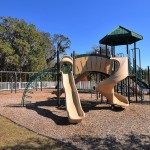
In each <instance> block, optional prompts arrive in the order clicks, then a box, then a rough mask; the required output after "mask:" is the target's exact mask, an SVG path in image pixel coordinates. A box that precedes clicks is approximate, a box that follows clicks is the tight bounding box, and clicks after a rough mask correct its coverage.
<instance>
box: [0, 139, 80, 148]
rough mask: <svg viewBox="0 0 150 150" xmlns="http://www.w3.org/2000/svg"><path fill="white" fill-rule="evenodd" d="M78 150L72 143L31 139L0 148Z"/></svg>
mask: <svg viewBox="0 0 150 150" xmlns="http://www.w3.org/2000/svg"><path fill="white" fill-rule="evenodd" d="M52 149H59V150H77V149H78V148H77V147H75V146H74V145H72V144H70V143H64V142H61V141H58V140H54V139H50V138H48V139H39V138H29V139H27V140H25V141H21V140H20V141H18V142H17V143H16V144H15V145H13V146H4V147H1V146H0V150H52Z"/></svg>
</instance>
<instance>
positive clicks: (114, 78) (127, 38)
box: [22, 26, 149, 123]
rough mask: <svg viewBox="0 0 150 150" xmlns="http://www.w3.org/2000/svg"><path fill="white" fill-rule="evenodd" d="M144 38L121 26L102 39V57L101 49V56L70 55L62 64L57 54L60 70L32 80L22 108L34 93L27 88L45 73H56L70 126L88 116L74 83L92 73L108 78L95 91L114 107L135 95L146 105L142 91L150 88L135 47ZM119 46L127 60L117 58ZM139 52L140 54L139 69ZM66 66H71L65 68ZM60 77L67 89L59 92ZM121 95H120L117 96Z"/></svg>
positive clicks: (99, 53)
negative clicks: (130, 46)
mask: <svg viewBox="0 0 150 150" xmlns="http://www.w3.org/2000/svg"><path fill="white" fill-rule="evenodd" d="M142 39H143V37H142V36H141V35H139V34H137V33H135V32H133V31H130V30H128V29H126V28H124V27H121V26H119V27H117V28H116V29H115V30H113V31H112V32H111V33H109V34H107V35H106V36H105V37H104V38H102V39H101V40H100V44H105V45H106V49H105V50H106V53H105V55H102V53H101V49H100V50H99V52H98V54H91V55H86V54H83V55H75V52H74V53H73V59H72V58H71V57H69V56H64V57H63V58H62V59H61V60H60V62H59V53H58V55H57V56H58V57H57V70H53V69H51V68H48V69H46V70H44V71H41V72H39V73H37V74H35V75H33V76H32V77H31V79H30V81H29V83H28V84H27V86H26V89H25V91H24V93H23V97H22V106H24V105H25V98H29V97H28V96H27V95H26V93H31V91H30V90H29V89H28V88H29V86H30V85H31V83H32V82H33V81H34V80H37V79H39V78H40V77H41V76H43V75H44V74H45V73H46V72H56V71H57V81H58V84H57V93H56V95H57V97H58V98H57V99H58V105H60V95H61V94H62V93H63V91H64V90H65V96H66V110H67V114H68V118H69V121H70V123H78V122H80V121H81V120H82V119H83V118H84V117H85V114H84V112H83V110H82V107H81V103H80V98H79V94H78V91H77V89H76V86H75V84H76V83H77V82H79V81H80V80H81V79H82V78H83V77H85V76H88V75H89V74H90V73H91V72H98V73H100V74H103V75H106V78H105V79H100V80H99V83H98V84H97V86H96V91H98V92H99V93H100V94H101V95H102V96H105V97H106V98H107V100H108V102H109V103H110V104H111V105H119V106H121V107H125V106H129V103H130V102H131V99H130V97H131V96H135V101H136V102H138V97H139V96H140V102H143V90H142V89H143V87H145V88H147V87H148V88H149V85H147V84H146V83H144V82H143V81H142V75H141V60H140V49H138V48H136V42H137V41H139V40H142ZM130 44H134V48H133V49H131V50H129V45H130ZM118 45H126V47H127V50H126V57H123V56H122V55H120V57H116V56H117V55H116V54H115V46H118ZM108 46H111V51H110V52H108ZM130 51H132V54H133V56H132V57H133V59H131V52H130ZM137 51H138V52H139V67H138V68H137ZM65 64H66V66H65ZM67 66H70V67H69V68H66V67H67ZM63 69H64V70H63ZM60 70H61V74H60ZM60 75H62V79H63V87H64V90H63V89H60V86H59V84H60V83H59V82H60ZM73 75H74V76H73ZM108 76H109V78H108ZM74 78H75V79H74ZM139 87H140V88H139ZM119 92H120V94H118V93H119Z"/></svg>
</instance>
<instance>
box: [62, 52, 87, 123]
mask: <svg viewBox="0 0 150 150" xmlns="http://www.w3.org/2000/svg"><path fill="white" fill-rule="evenodd" d="M72 63H73V62H72V58H71V57H69V56H67V55H64V57H63V58H62V60H61V68H62V71H61V73H62V79H63V86H64V90H65V97H66V110H67V114H68V120H69V122H70V123H79V122H81V121H82V119H83V118H84V117H85V113H84V111H83V110H82V106H81V103H80V98H79V94H78V91H77V88H76V85H75V81H74V77H73V73H72V71H71V70H67V69H65V68H64V67H67V64H69V65H71V67H72ZM63 65H66V66H63ZM63 69H64V70H65V71H64V70H63ZM70 69H71V68H70Z"/></svg>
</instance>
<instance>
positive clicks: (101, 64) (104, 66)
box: [75, 56, 112, 75]
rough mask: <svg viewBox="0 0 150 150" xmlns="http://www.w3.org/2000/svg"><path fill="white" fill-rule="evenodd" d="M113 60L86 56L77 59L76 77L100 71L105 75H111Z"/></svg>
mask: <svg viewBox="0 0 150 150" xmlns="http://www.w3.org/2000/svg"><path fill="white" fill-rule="evenodd" d="M111 63H112V62H111V60H110V59H107V58H102V57H97V56H86V57H80V58H76V60H75V66H76V68H75V69H76V71H75V72H76V75H79V74H82V73H84V72H87V71H98V72H102V73H105V74H110V73H111V66H112V65H111Z"/></svg>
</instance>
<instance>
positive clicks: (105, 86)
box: [96, 57, 129, 107]
mask: <svg viewBox="0 0 150 150" xmlns="http://www.w3.org/2000/svg"><path fill="white" fill-rule="evenodd" d="M111 59H112V60H117V61H118V62H119V64H120V67H119V69H118V70H117V71H116V72H115V73H114V74H113V75H112V76H110V77H109V78H107V79H105V80H103V81H101V82H100V83H99V84H98V85H97V87H96V90H97V91H98V92H99V93H101V94H102V95H103V96H105V97H106V98H107V99H108V101H109V102H110V103H111V104H114V105H119V106H123V107H124V106H129V102H128V100H127V98H126V97H124V96H122V95H120V94H117V93H114V86H115V85H116V84H117V83H118V82H120V81H121V80H123V79H125V78H126V77H127V76H128V58H127V57H123V58H120V57H119V58H117V57H115V58H111Z"/></svg>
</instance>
